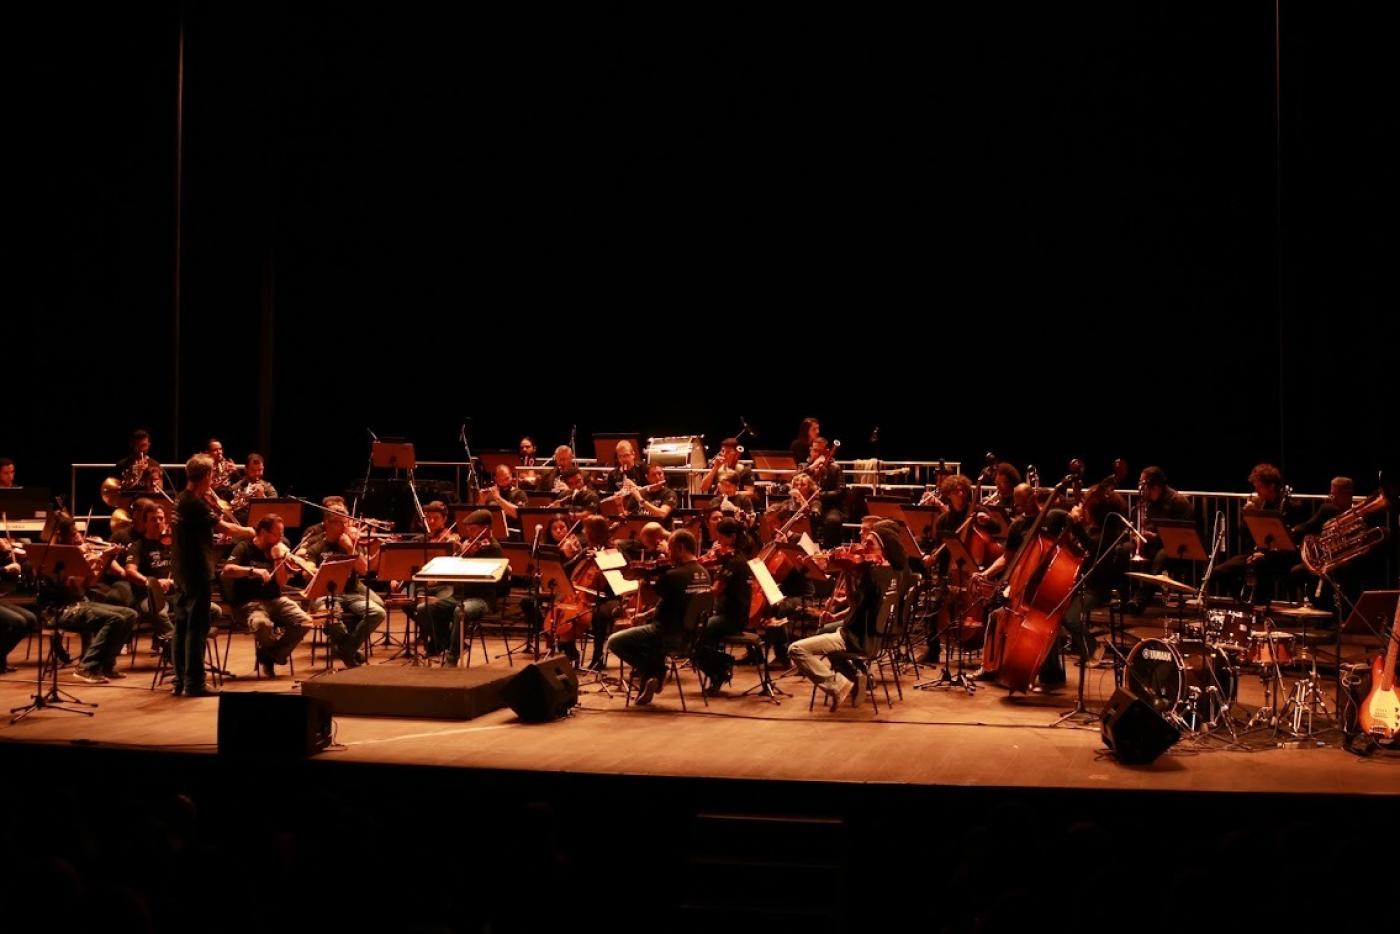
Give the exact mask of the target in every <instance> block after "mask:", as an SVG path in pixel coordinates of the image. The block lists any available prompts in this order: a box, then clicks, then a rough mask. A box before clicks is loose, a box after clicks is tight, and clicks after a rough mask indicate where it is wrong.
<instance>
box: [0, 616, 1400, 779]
mask: <svg viewBox="0 0 1400 934" xmlns="http://www.w3.org/2000/svg"><path fill="white" fill-rule="evenodd" d="M489 648H490V650H491V652H492V653H493V654H495V653H497V652H499V651H500V648H501V647H500V643H499V642H498V641H496V640H494V639H493V640H492V641H491V642H490V643H489ZM1365 652H1366V649H1365V647H1364V646H1363V645H1360V644H1355V645H1348V647H1347V648H1346V649H1345V651H1344V654H1345V655H1347V656H1349V657H1356V658H1360V657H1362V655H1364V654H1365ZM377 653H378V654H377V656H376V658H375V659H374V660H373V663H376V664H401V662H391V661H387V656H388V655H389V654H390V653H391V650H390V651H386V650H384V649H382V648H381V649H378V650H377ZM23 655H24V650H23V648H22V647H21V648H20V649H19V650H17V651H16V652H14V653H13V654H12V655H11V663H12V664H18V665H19V666H20V670H19V671H18V672H17V673H12V674H9V675H6V676H4V677H3V678H0V707H3V709H6V710H8V709H9V708H11V707H16V706H19V705H21V704H23V703H25V702H26V701H27V699H28V698H29V696H30V695H31V694H32V692H33V680H32V675H33V672H34V667H33V665H32V663H26V662H25V661H24V660H23ZM128 661H129V660H128V659H127V658H126V657H123V659H122V666H123V669H122V670H123V671H129V672H130V677H128V678H126V679H124V680H122V681H119V682H113V683H110V684H107V685H89V684H85V683H82V682H78V681H76V680H75V679H73V678H72V677H71V675H69V674H68V673H67V672H63V673H62V674H61V676H60V684H61V686H62V687H64V688H65V689H66V690H68V691H69V692H71V693H73V694H75V695H77V696H78V697H80V698H82V699H84V700H86V701H92V702H96V703H97V704H99V705H100V706H99V707H98V708H97V713H96V715H95V716H94V717H91V718H88V717H80V716H76V715H73V714H69V713H63V712H58V711H42V712H39V713H37V714H34V715H31V716H30V717H28V718H27V719H25V720H23V721H21V722H20V723H18V724H14V725H10V724H9V723H8V721H0V723H3V725H0V742H44V743H62V744H68V743H78V744H82V745H88V744H93V745H113V746H118V747H123V748H126V747H150V748H153V749H161V750H165V751H180V750H188V751H192V752H209V753H212V752H213V751H214V749H215V741H216V712H217V706H218V703H217V700H214V699H183V698H181V699H177V698H174V697H171V696H170V695H169V693H168V691H166V690H161V691H152V690H150V689H149V687H150V683H151V673H152V669H153V664H154V659H153V657H151V656H150V655H148V654H144V653H143V654H140V655H138V657H137V660H136V665H135V667H134V668H133V669H128V668H127V667H126V666H127V664H128ZM252 661H253V660H252V644H251V639H250V637H249V636H246V635H237V636H235V637H234V639H233V649H232V663H231V665H230V667H231V668H232V670H234V671H236V672H239V673H242V675H243V676H242V677H239V678H238V679H237V680H232V681H228V682H226V687H225V689H226V690H230V691H250V690H263V691H268V690H280V691H291V690H296V689H297V688H296V685H295V684H294V682H293V681H292V680H291V679H290V678H289V677H288V676H287V675H286V674H282V676H281V677H279V678H278V679H277V680H275V681H257V680H255V679H254V678H253V677H252V675H251V672H252V667H253V664H252ZM492 664H493V665H495V666H498V667H501V668H502V669H504V668H505V666H506V662H505V661H504V660H496V661H493V662H492ZM520 664H522V662H521V661H520V659H519V658H518V657H517V660H516V666H517V667H518V666H519V665H520ZM279 670H280V671H283V672H285V669H279ZM313 670H314V669H313V668H312V666H311V665H310V662H309V658H308V657H307V650H306V649H303V650H301V651H300V652H299V653H298V657H297V671H298V673H299V675H301V676H306V675H308V674H309V673H311V672H312V671H313ZM1071 676H1073V671H1071ZM755 678H756V672H755V670H754V669H753V668H751V667H746V666H738V667H737V668H736V669H735V676H734V684H733V685H731V686H730V688H729V689H728V690H726V692H725V694H724V695H722V696H720V697H712V698H711V699H710V702H709V705H708V706H705V705H704V704H703V702H702V700H701V698H700V696H699V694H698V693H696V685H695V682H694V679H693V676H691V675H689V673H687V674H686V676H685V678H684V679H683V680H684V685H685V688H686V692H687V698H686V700H687V704H689V705H690V712H689V713H682V712H681V710H680V705H679V702H678V701H677V698H676V692H675V687H674V685H672V684H668V685H667V686H666V689H665V691H664V692H663V693H662V694H661V695H659V696H658V699H657V701H656V702H655V703H654V704H653V706H651V707H650V708H641V709H638V708H635V707H634V708H632V709H625V708H624V705H623V700H622V696H621V694H620V693H617V694H614V695H612V696H609V695H608V694H606V693H602V692H600V691H599V690H598V689H597V688H596V687H591V686H585V688H584V692H583V694H582V696H581V702H580V706H579V708H578V710H577V711H576V712H575V714H574V715H573V716H571V717H569V718H567V719H564V720H561V721H557V722H554V723H548V724H541V725H528V724H523V723H521V722H519V721H518V720H517V719H516V718H515V716H514V714H512V713H511V712H510V711H509V710H499V711H496V712H495V713H492V714H489V715H487V716H484V717H481V718H478V719H476V720H473V721H458V722H453V721H428V720H406V719H395V718H370V717H344V716H342V717H337V718H336V727H337V730H336V736H335V740H336V745H335V747H334V748H333V749H332V750H330V751H327V752H326V753H324V754H323V755H322V756H321V757H320V758H321V759H322V760H324V759H328V758H329V759H336V760H344V761H354V762H373V763H380V764H413V765H429V766H449V767H457V768H468V769H481V768H486V769H506V770H525V771H531V772H540V773H549V772H570V773H595V774H614V775H619V774H620V775H629V776H638V775H655V776H684V777H691V778H695V777H716V778H730V779H769V780H773V779H777V780H789V781H804V782H805V781H813V782H856V783H894V784H903V785H923V786H964V787H1014V788H1032V787H1039V788H1081V789H1083V788H1090V789H1092V788H1103V789H1130V790H1160V791H1210V792H1275V793H1277V792H1285V793H1312V794H1316V793H1323V794H1369V795H1393V794H1396V793H1397V792H1400V758H1391V757H1389V756H1387V755H1381V756H1376V757H1373V758H1368V759H1363V758H1359V757H1357V756H1354V755H1351V754H1349V753H1347V752H1345V751H1343V750H1342V749H1341V748H1340V740H1341V737H1340V734H1338V733H1336V732H1332V733H1327V734H1325V735H1324V736H1322V737H1321V738H1322V739H1323V740H1324V741H1325V742H1326V745H1319V744H1318V743H1317V742H1316V741H1309V740H1304V741H1295V742H1292V743H1290V744H1288V745H1285V746H1280V745H1279V744H1277V743H1275V742H1273V741H1272V740H1271V738H1270V734H1268V733H1262V734H1261V733H1256V734H1253V735H1252V736H1250V737H1248V740H1247V743H1246V745H1247V747H1248V748H1247V749H1240V748H1227V745H1228V742H1227V741H1228V737H1211V738H1207V739H1199V738H1197V739H1193V738H1191V737H1189V736H1188V737H1187V738H1185V739H1183V741H1182V742H1181V743H1180V744H1179V745H1178V746H1177V747H1176V748H1175V749H1173V750H1172V751H1171V752H1169V753H1168V754H1166V755H1164V756H1162V757H1161V758H1159V759H1158V760H1157V761H1156V762H1155V763H1153V764H1152V765H1149V766H1139V767H1127V766H1123V765H1120V764H1118V763H1116V762H1115V761H1114V760H1113V759H1111V758H1109V757H1107V756H1106V754H1105V753H1104V751H1103V748H1102V743H1101V741H1100V735H1099V730H1098V725H1097V721H1095V722H1094V723H1093V724H1092V725H1089V726H1071V725H1064V726H1060V727H1051V726H1050V724H1051V723H1052V722H1053V721H1054V720H1055V719H1056V717H1057V716H1058V714H1059V713H1060V712H1062V711H1064V710H1066V709H1068V708H1069V707H1071V706H1072V705H1073V702H1074V682H1073V680H1071V683H1070V684H1069V685H1068V686H1067V687H1065V688H1062V689H1059V690H1058V691H1056V692H1054V693H1052V694H1044V695H1039V694H1037V695H1031V696H1029V697H1017V698H1015V699H1011V698H1009V697H1008V696H1007V694H1006V692H1004V691H1002V690H1000V689H998V688H995V687H992V686H982V687H979V689H978V690H977V692H976V693H975V694H974V695H968V694H967V693H965V692H963V691H961V690H950V689H947V688H944V689H940V690H933V691H916V690H911V689H910V688H909V686H908V685H907V683H906V687H905V691H904V700H903V701H902V702H896V703H895V704H894V705H893V707H892V708H886V707H885V705H884V698H883V696H881V697H880V701H881V709H880V713H879V714H878V715H875V714H874V713H872V710H871V707H870V705H869V703H868V702H866V703H864V704H862V705H861V706H859V707H855V708H850V707H843V708H842V709H841V710H840V711H839V712H836V713H832V712H829V711H826V710H824V709H822V707H821V706H820V705H819V706H818V707H817V709H816V710H815V711H813V712H808V709H807V702H808V698H809V696H810V687H809V685H808V683H807V682H805V681H803V680H801V679H799V678H797V677H796V676H793V675H791V674H788V675H785V676H783V677H782V678H781V679H780V680H779V685H780V686H781V687H782V688H783V689H784V690H786V691H788V692H789V693H790V695H791V696H789V697H784V698H782V703H781V704H773V703H770V702H768V701H767V700H765V699H762V698H760V697H756V696H747V697H744V696H738V692H739V691H742V690H743V689H744V688H745V687H747V686H749V685H751V684H752V683H753V681H754V680H755ZM1291 680H1292V679H1291V678H1290V679H1289V683H1290V684H1291ZM1087 685H1088V686H1087V690H1086V695H1087V697H1088V701H1089V705H1090V707H1091V708H1092V709H1097V708H1098V706H1099V704H1100V701H1101V699H1102V698H1103V697H1105V696H1106V695H1107V694H1110V693H1112V689H1113V674H1112V671H1111V669H1107V668H1104V669H1094V670H1091V671H1090V672H1089V676H1088V682H1087ZM1241 685H1242V687H1241V692H1240V694H1241V705H1242V707H1243V708H1244V709H1245V710H1246V711H1248V710H1252V708H1253V705H1254V704H1255V703H1257V702H1258V700H1259V696H1260V681H1259V678H1258V677H1257V676H1255V675H1252V674H1247V673H1246V674H1244V675H1243V677H1242V679H1241ZM1328 685H1329V686H1328V691H1329V693H1328V695H1327V696H1328V699H1329V704H1330V703H1331V696H1332V695H1331V693H1330V692H1331V687H1330V682H1328ZM1241 719H1243V717H1242V718H1241Z"/></svg>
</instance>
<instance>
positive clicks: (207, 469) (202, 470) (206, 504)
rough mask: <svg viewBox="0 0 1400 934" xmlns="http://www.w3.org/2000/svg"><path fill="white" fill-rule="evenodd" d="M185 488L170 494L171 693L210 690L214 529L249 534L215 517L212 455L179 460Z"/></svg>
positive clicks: (198, 693) (203, 694)
mask: <svg viewBox="0 0 1400 934" xmlns="http://www.w3.org/2000/svg"><path fill="white" fill-rule="evenodd" d="M185 478H186V482H185V488H184V490H182V491H181V492H180V495H179V496H178V497H176V499H175V525H174V528H173V529H172V532H171V543H172V547H173V551H172V558H173V561H172V569H171V576H172V578H173V579H174V581H175V587H176V589H177V590H178V591H179V597H178V598H177V599H176V601H175V637H174V642H173V644H172V646H171V655H170V658H171V664H172V665H173V667H174V669H175V686H174V689H173V690H172V691H171V693H173V694H174V695H175V696H176V697H179V696H181V695H183V696H185V697H206V696H208V695H210V694H212V693H214V692H212V691H210V690H209V688H208V687H207V686H206V685H205V683H204V647H205V642H206V641H207V639H208V637H209V616H210V604H211V603H212V601H213V599H214V586H213V581H214V530H215V529H219V530H221V531H223V532H225V533H227V534H229V535H231V536H233V537H234V538H252V537H253V534H254V533H253V530H252V529H250V528H246V527H244V526H241V525H238V524H237V523H233V522H226V521H224V520H223V519H222V518H220V517H219V515H218V514H217V513H215V511H214V507H213V506H212V505H211V504H210V500H211V499H212V494H213V489H214V459H213V458H211V457H210V456H209V455H208V454H196V455H195V456H194V457H191V458H190V459H189V461H188V462H187V463H186V464H185Z"/></svg>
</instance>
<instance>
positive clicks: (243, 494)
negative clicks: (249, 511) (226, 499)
mask: <svg viewBox="0 0 1400 934" xmlns="http://www.w3.org/2000/svg"><path fill="white" fill-rule="evenodd" d="M268 485H269V484H268V482H267V481H266V480H249V481H247V482H246V483H244V484H242V485H241V486H239V488H238V489H237V490H235V491H234V494H233V503H232V505H233V510H234V512H239V511H241V510H243V509H246V508H248V501H249V500H253V499H264V498H266V497H267V487H268Z"/></svg>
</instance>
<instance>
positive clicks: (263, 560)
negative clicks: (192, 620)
mask: <svg viewBox="0 0 1400 934" xmlns="http://www.w3.org/2000/svg"><path fill="white" fill-rule="evenodd" d="M282 531H283V524H282V517H281V516H278V515H273V514H269V515H266V516H263V517H262V518H261V519H259V520H258V524H257V534H256V535H255V536H253V538H252V540H250V541H241V542H239V543H238V544H237V545H234V546H233V552H232V553H231V554H230V555H229V558H228V563H227V564H225V565H224V569H223V571H222V572H221V576H222V578H223V579H224V581H225V582H227V583H228V585H229V590H230V596H231V597H232V603H233V616H234V620H235V621H236V623H237V624H238V625H239V626H240V627H244V626H246V627H247V628H248V629H250V630H252V633H253V644H254V646H255V648H254V656H255V658H256V660H257V665H258V668H259V669H260V670H261V671H262V673H263V674H265V675H267V677H269V678H275V677H277V668H276V666H277V665H285V664H287V663H288V662H289V661H291V658H292V650H293V649H295V648H296V647H297V644H298V643H299V642H301V640H302V639H304V638H305V637H306V633H307V632H308V631H309V630H310V626H311V617H310V616H309V615H308V614H307V613H306V611H305V610H303V609H302V608H301V607H299V606H297V603H296V601H295V600H293V599H292V598H291V597H288V596H286V595H285V594H283V593H282V580H283V579H285V572H284V571H283V572H279V568H281V567H282V566H283V565H284V560H285V559H287V552H288V549H287V545H286V544H285V543H284V542H283V541H282ZM279 631H280V632H279Z"/></svg>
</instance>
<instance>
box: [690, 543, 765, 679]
mask: <svg viewBox="0 0 1400 934" xmlns="http://www.w3.org/2000/svg"><path fill="white" fill-rule="evenodd" d="M717 534H718V537H717V538H716V540H715V544H714V547H712V548H711V549H710V550H709V551H708V552H706V553H705V555H704V556H703V557H702V558H701V559H700V563H701V564H702V565H704V566H705V570H707V571H708V572H709V573H710V579H711V581H712V584H713V588H714V592H715V615H714V616H711V617H710V618H709V620H708V621H707V622H706V623H705V630H704V632H703V633H702V634H701V636H700V644H699V646H698V647H697V649H696V655H695V659H694V661H695V667H696V668H697V669H699V671H700V672H701V674H703V675H704V677H705V680H706V681H708V682H709V685H708V690H709V691H710V692H712V693H717V692H718V691H719V690H720V689H721V688H722V687H723V686H724V685H725V684H726V683H727V682H728V681H729V680H730V678H731V677H732V676H733V673H734V658H733V656H731V655H730V654H729V653H728V652H726V651H724V649H723V640H724V639H725V638H726V637H728V636H734V635H738V634H739V633H741V632H743V631H744V629H745V628H746V627H747V626H748V623H749V603H750V599H751V597H752V596H753V591H752V588H753V575H752V574H751V573H750V571H749V565H748V561H749V559H750V558H752V557H753V546H752V544H751V539H750V537H749V535H748V534H747V533H746V532H745V531H744V527H743V525H741V524H740V523H739V521H738V520H737V519H733V518H728V517H726V518H724V519H721V520H720V522H719V528H718V529H717Z"/></svg>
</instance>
